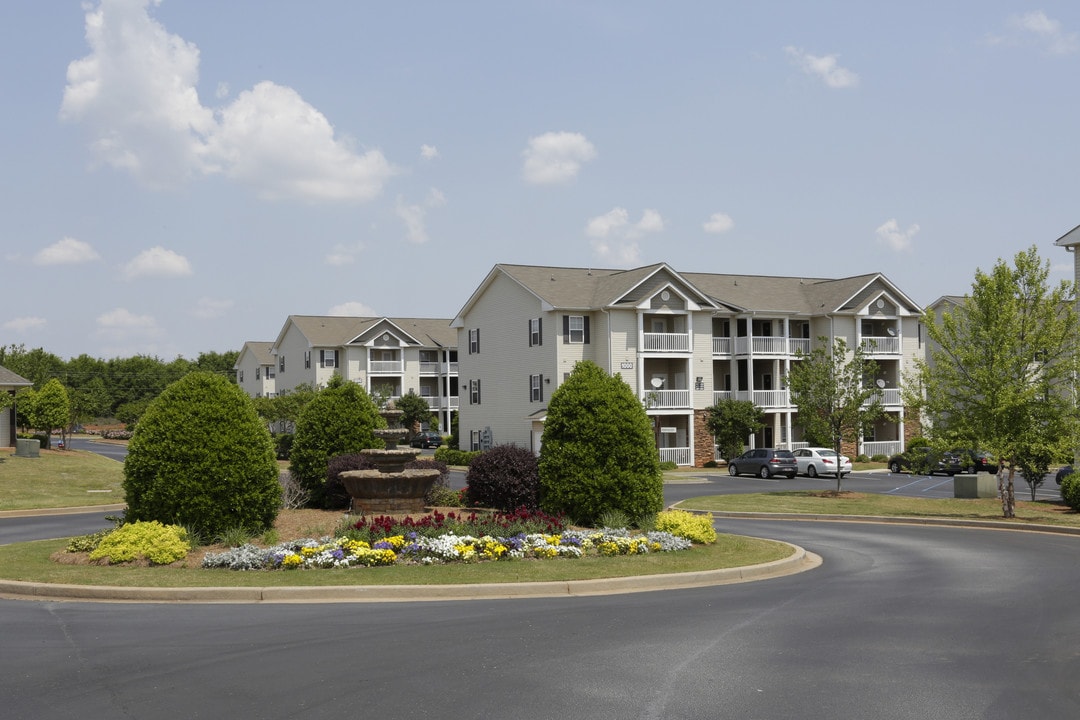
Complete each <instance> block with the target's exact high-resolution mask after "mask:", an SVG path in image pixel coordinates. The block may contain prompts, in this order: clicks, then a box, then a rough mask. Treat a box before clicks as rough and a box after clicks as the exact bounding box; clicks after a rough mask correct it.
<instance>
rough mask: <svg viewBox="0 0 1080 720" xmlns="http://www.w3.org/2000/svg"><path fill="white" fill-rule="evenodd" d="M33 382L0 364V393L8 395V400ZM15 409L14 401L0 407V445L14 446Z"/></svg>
mask: <svg viewBox="0 0 1080 720" xmlns="http://www.w3.org/2000/svg"><path fill="white" fill-rule="evenodd" d="M33 384H34V383H32V382H30V381H29V380H27V379H26V378H24V377H20V376H19V375H16V374H15V373H13V372H11V371H10V370H8V369H7V368H6V367H3V366H2V365H0V393H4V394H6V395H8V396H10V397H9V398H8V399H9V400H11V399H13V398H14V395H15V393H16V392H18V391H19V390H20V389H22V388H24V387H30V386H31V385H33ZM15 410H16V408H15V403H14V402H12V403H10V404H9V405H8V406H7V407H4V408H0V447H15V440H16V427H15Z"/></svg>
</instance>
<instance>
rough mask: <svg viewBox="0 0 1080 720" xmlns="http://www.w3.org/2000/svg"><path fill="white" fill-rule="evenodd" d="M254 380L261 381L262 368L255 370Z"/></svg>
mask: <svg viewBox="0 0 1080 720" xmlns="http://www.w3.org/2000/svg"><path fill="white" fill-rule="evenodd" d="M255 379H256V380H262V368H255Z"/></svg>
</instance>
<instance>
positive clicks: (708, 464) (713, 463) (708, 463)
mask: <svg viewBox="0 0 1080 720" xmlns="http://www.w3.org/2000/svg"><path fill="white" fill-rule="evenodd" d="M701 467H707V468H714V467H716V461H715V460H707V461H705V463H704V464H702V466H701Z"/></svg>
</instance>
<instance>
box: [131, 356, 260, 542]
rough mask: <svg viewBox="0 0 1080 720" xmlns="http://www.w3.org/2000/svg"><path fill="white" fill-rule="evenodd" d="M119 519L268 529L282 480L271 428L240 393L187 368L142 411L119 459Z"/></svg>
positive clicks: (206, 528) (203, 529)
mask: <svg viewBox="0 0 1080 720" xmlns="http://www.w3.org/2000/svg"><path fill="white" fill-rule="evenodd" d="M124 494H125V500H126V501H127V511H126V513H125V517H126V519H127V520H128V521H130V522H135V521H140V520H142V521H150V520H157V521H159V522H162V523H166V524H173V525H187V526H192V527H193V528H196V529H197V530H198V531H199V532H200V533H201V534H203V535H204V536H206V537H213V536H215V535H217V534H218V533H220V532H221V531H222V530H224V529H226V528H230V527H234V526H237V525H242V526H244V527H246V528H248V529H250V530H251V531H253V532H261V531H262V530H263V529H265V528H268V527H270V526H271V525H273V523H274V518H276V517H277V513H278V509H279V507H280V504H281V484H280V483H279V482H278V465H277V461H276V460H275V459H274V449H273V446H272V444H271V441H270V433H269V432H268V431H267V429H266V426H265V425H264V424H263V423H262V421H261V420H260V419H259V417H258V415H256V414H255V409H254V407H253V405H252V403H251V398H249V397H248V396H247V395H246V394H244V391H243V390H241V389H240V388H239V386H237V385H236V384H234V383H231V382H229V381H228V379H226V378H225V377H224V376H221V375H217V374H214V373H211V372H194V373H190V374H188V375H186V376H185V377H183V378H182V379H180V380H178V381H176V382H174V383H172V384H171V385H169V386H168V387H167V388H165V390H164V391H163V392H162V393H161V395H159V396H158V397H157V398H156V399H155V400H154V402H153V403H151V404H150V406H149V407H148V408H147V409H146V412H145V413H143V415H142V417H141V418H140V420H139V426H138V428H137V429H136V430H135V433H134V435H133V436H132V438H131V442H130V443H129V445H128V455H127V459H126V460H125V462H124Z"/></svg>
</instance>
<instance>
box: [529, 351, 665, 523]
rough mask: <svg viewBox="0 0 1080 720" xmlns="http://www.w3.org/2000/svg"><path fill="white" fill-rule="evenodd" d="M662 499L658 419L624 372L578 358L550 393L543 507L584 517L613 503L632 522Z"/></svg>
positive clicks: (596, 514)
mask: <svg viewBox="0 0 1080 720" xmlns="http://www.w3.org/2000/svg"><path fill="white" fill-rule="evenodd" d="M663 506H664V483H663V476H662V474H661V472H660V457H659V454H658V453H657V451H656V442H655V441H654V439H653V429H652V423H651V422H650V420H649V417H648V415H647V414H646V413H645V408H644V407H643V406H642V404H641V401H640V400H639V399H638V398H637V397H636V396H635V395H634V391H633V390H631V389H630V386H629V385H627V384H626V382H625V381H623V379H622V378H621V377H618V376H612V375H608V374H607V373H606V372H605V371H604V370H603V368H601V367H600V366H599V365H597V364H596V363H593V362H590V361H583V362H579V363H577V364H576V365H575V366H574V371H573V372H572V373H571V374H570V377H569V378H567V380H566V382H564V383H563V384H562V385H560V386H559V388H558V389H557V390H556V391H555V392H554V393H552V395H551V402H550V403H549V404H548V414H547V420H546V421H545V422H544V436H543V447H542V449H541V451H540V507H541V508H543V510H544V511H546V512H549V513H553V514H556V513H564V514H566V515H568V516H569V517H572V518H574V519H575V520H576V521H577V522H579V523H582V524H592V523H595V521H596V520H597V518H599V516H600V514H601V513H603V512H605V511H607V510H621V511H622V512H624V513H626V515H627V517H629V518H630V520H631V521H633V522H638V521H640V520H641V519H642V518H644V517H647V516H648V515H651V514H653V513H657V512H659V511H660V510H661V509H663Z"/></svg>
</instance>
